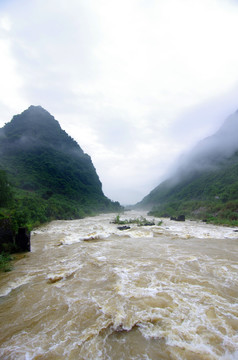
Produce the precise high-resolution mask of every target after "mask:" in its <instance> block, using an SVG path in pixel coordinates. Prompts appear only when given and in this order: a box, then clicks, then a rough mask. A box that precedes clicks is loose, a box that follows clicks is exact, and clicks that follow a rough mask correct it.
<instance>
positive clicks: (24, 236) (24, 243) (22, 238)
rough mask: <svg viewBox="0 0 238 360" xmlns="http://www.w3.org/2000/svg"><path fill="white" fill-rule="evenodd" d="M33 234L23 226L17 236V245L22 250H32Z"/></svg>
mask: <svg viewBox="0 0 238 360" xmlns="http://www.w3.org/2000/svg"><path fill="white" fill-rule="evenodd" d="M30 240H31V234H30V232H29V231H28V230H27V229H26V228H24V227H22V228H19V229H18V233H17V235H16V238H15V243H16V246H17V247H18V248H19V249H20V250H22V251H31V241H30Z"/></svg>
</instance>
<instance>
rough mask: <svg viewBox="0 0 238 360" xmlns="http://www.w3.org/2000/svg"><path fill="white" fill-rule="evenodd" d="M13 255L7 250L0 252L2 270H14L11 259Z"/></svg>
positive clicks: (0, 269)
mask: <svg viewBox="0 0 238 360" xmlns="http://www.w3.org/2000/svg"><path fill="white" fill-rule="evenodd" d="M12 260H13V257H12V256H11V255H10V254H8V253H5V252H2V253H0V271H3V272H7V271H11V270H12V264H11V261H12Z"/></svg>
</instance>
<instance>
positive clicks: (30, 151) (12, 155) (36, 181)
mask: <svg viewBox="0 0 238 360" xmlns="http://www.w3.org/2000/svg"><path fill="white" fill-rule="evenodd" d="M0 168H1V169H2V170H5V171H6V173H7V175H8V178H9V180H10V182H11V184H12V185H13V187H14V189H15V193H16V196H17V202H18V203H19V202H20V203H22V204H23V203H24V204H26V202H27V199H28V200H29V199H31V200H29V201H28V202H29V203H30V202H31V203H32V202H33V203H34V201H35V202H36V203H37V202H38V203H39V207H42V216H41V217H40V222H42V221H47V220H48V219H51V218H77V217H82V216H84V215H87V214H90V213H91V212H93V211H96V212H98V211H111V210H113V209H114V210H115V211H116V209H119V208H120V205H119V203H117V202H112V201H111V200H109V199H108V198H107V197H106V196H105V195H104V194H103V191H102V184H101V182H100V180H99V177H98V175H97V173H96V170H95V168H94V166H93V163H92V161H91V158H90V156H88V155H87V154H85V153H84V152H83V150H82V149H81V147H80V146H79V145H78V144H77V142H76V141H75V140H73V139H72V138H71V137H70V136H69V135H68V134H67V133H66V132H65V131H64V130H62V129H61V127H60V124H59V122H58V121H57V120H55V118H54V117H53V116H52V115H51V114H50V113H49V112H48V111H46V110H45V109H43V108H42V107H41V106H30V107H29V108H28V109H27V110H25V111H23V112H22V113H21V114H19V115H15V116H14V117H13V119H12V121H10V122H9V123H7V124H5V126H4V127H3V128H2V129H0ZM29 206H30V205H29ZM23 207H24V210H26V209H25V207H26V206H25V205H24V206H23ZM19 211H20V210H19Z"/></svg>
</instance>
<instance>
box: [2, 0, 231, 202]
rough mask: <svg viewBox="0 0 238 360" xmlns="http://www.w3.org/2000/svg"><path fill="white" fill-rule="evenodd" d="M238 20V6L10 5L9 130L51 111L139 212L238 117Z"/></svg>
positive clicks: (175, 2)
mask: <svg viewBox="0 0 238 360" xmlns="http://www.w3.org/2000/svg"><path fill="white" fill-rule="evenodd" d="M237 18H238V3H237V2H236V1H230V0H217V1H213V0H194V1H193V2H188V1H187V0H161V1H156V0H148V1H143V0H129V1H126V0H122V1H120V2H118V1H116V0H115V1H114V0H112V1H111V0H110V1H109V0H88V1H87V2H85V1H83V0H71V1H70V2H68V1H66V0H57V1H56V0H49V1H47V2H43V1H41V0H34V1H31V2H29V1H27V0H22V1H21V2H19V1H17V0H10V1H1V2H0V51H1V57H0V75H1V84H0V105H1V106H0V127H2V126H4V124H5V123H6V122H9V121H10V120H11V118H12V116H13V115H15V114H19V113H21V112H22V111H23V110H25V109H27V108H28V107H29V106H30V105H41V106H42V107H43V108H45V109H46V110H47V111H49V112H50V113H51V114H52V115H53V116H54V117H55V119H56V120H58V121H59V123H60V125H61V127H62V129H64V130H65V131H66V132H67V133H68V134H69V135H70V136H71V137H72V138H73V139H75V140H76V141H77V143H78V144H79V145H80V147H81V148H82V149H83V151H84V152H86V153H88V154H89V155H90V157H91V158H92V161H93V164H94V166H95V168H96V170H97V173H98V175H99V177H100V180H101V182H102V184H103V191H104V193H105V195H106V196H108V197H109V198H111V199H112V200H118V201H120V202H121V203H122V204H131V203H136V202H137V201H140V200H141V199H142V198H143V197H144V196H145V195H146V194H148V193H149V192H150V191H151V190H152V189H153V188H154V187H155V186H157V185H158V184H159V183H160V182H161V181H163V180H164V179H165V178H166V177H167V176H168V174H170V173H171V171H172V170H174V169H175V164H176V163H178V160H177V159H178V158H181V157H184V156H185V155H184V156H183V154H186V153H189V152H190V151H191V150H192V149H193V148H194V147H195V145H196V144H197V143H198V142H199V141H201V140H202V139H204V138H206V137H209V136H211V135H213V134H214V133H215V132H216V131H217V130H218V129H219V127H220V126H221V125H222V123H223V122H224V120H225V119H226V118H227V117H228V116H229V115H230V114H232V113H234V112H235V111H236V110H237V108H238V103H237V98H238V67H237V63H238V50H237V46H236V43H237V33H238V21H237ZM202 146H204V151H206V146H205V143H203V145H202ZM209 146H210V145H209ZM171 169H172V170H171Z"/></svg>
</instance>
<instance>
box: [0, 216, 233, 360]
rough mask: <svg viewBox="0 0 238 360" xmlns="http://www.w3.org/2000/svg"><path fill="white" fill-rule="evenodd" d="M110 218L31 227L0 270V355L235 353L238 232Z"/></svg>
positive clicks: (209, 358) (115, 357) (118, 358)
mask: <svg viewBox="0 0 238 360" xmlns="http://www.w3.org/2000/svg"><path fill="white" fill-rule="evenodd" d="M140 215H145V214H141V213H135V212H129V213H127V214H125V215H124V217H125V218H127V219H128V218H130V217H132V218H135V217H138V216H140ZM114 217H115V214H114V215H100V216H97V217H93V218H86V219H82V220H75V221H54V222H52V223H50V224H48V225H47V226H44V227H41V228H39V229H37V230H36V231H34V232H33V234H32V252H31V253H28V254H25V255H24V256H19V257H18V259H17V260H16V261H15V263H14V270H13V271H11V272H10V273H4V274H1V276H0V295H1V297H0V322H1V324H0V325H1V326H0V358H1V359H14V360H15V359H18V360H21V359H27V360H28V359H35V360H36V359H37V360H41V359H42V360H43V359H47V360H50V359H85V360H91V359H92V360H97V359H98V360H101V359H102V360H104V359H112V360H123V359H125V360H128V359H146V360H149V359H151V360H158V359H162V360H163V359H166V360H167V359H176V360H177V359H186V360H188V359H189V360H190V359H191V360H203V359H204V360H218V359H219V360H220V359H222V360H234V359H238V304H237V298H238V264H237V258H238V233H236V232H234V229H232V228H225V227H217V226H213V225H207V224H203V223H197V222H190V221H186V222H185V223H178V222H173V221H170V220H166V219H163V223H162V225H161V226H158V225H155V226H152V227H138V226H137V225H132V226H131V229H129V230H126V231H120V230H118V229H117V226H116V225H115V224H112V223H111V221H112V220H113V218H114ZM122 218H123V216H122ZM148 218H149V217H148ZM156 221H157V222H158V221H159V219H158V220H156Z"/></svg>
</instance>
